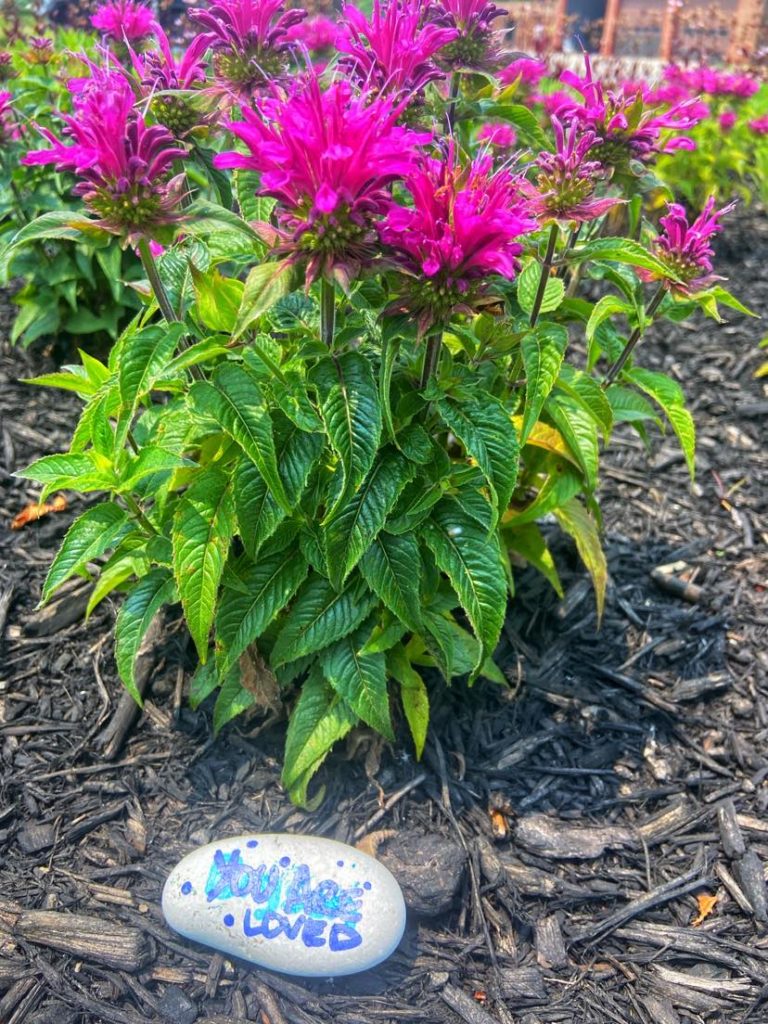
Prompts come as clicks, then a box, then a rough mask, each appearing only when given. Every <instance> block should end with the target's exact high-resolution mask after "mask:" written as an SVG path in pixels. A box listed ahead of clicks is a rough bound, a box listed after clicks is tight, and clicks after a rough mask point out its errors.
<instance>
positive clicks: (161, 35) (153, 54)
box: [131, 28, 212, 137]
mask: <svg viewBox="0 0 768 1024" xmlns="http://www.w3.org/2000/svg"><path fill="white" fill-rule="evenodd" d="M157 43H158V47H159V48H158V49H156V50H155V49H153V50H147V51H146V52H144V53H134V52H133V50H132V51H131V61H132V63H133V67H134V70H135V71H136V74H137V75H138V76H139V81H140V82H141V90H142V93H143V94H144V95H145V96H146V97H147V98H148V99H149V101H150V108H151V110H152V113H153V115H154V116H155V118H156V120H157V121H159V122H160V124H164V125H165V126H166V128H168V129H170V131H172V132H173V134H174V135H176V136H177V137H181V136H183V135H185V134H186V133H187V132H189V131H191V130H192V129H193V128H196V127H198V126H200V125H203V124H209V123H210V121H211V118H212V113H211V112H210V111H208V112H206V111H205V110H204V109H203V107H204V104H202V103H201V97H200V95H199V91H200V88H201V86H204V85H205V73H206V67H207V64H206V61H205V55H206V53H207V52H208V49H209V48H210V45H211V36H210V34H208V33H205V32H203V33H200V34H199V35H196V36H195V37H194V39H193V40H192V42H191V43H190V44H189V46H188V47H187V49H186V50H185V51H184V53H183V54H182V55H181V57H179V58H177V57H176V56H174V53H173V50H172V49H171V44H170V42H169V40H168V37H167V36H166V34H165V32H164V31H163V30H162V29H161V28H158V29H157ZM194 90H197V91H198V96H195V95H194V94H193V91H194ZM208 106H210V103H209V104H208Z"/></svg>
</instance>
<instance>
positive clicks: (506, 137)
mask: <svg viewBox="0 0 768 1024" xmlns="http://www.w3.org/2000/svg"><path fill="white" fill-rule="evenodd" d="M477 141H478V142H485V143H487V144H488V145H489V146H493V147H494V148H496V149H512V147H513V146H514V145H515V143H516V142H517V132H516V131H515V129H514V128H513V127H512V126H511V125H508V124H491V123H488V124H484V125H483V126H482V128H481V129H480V131H479V132H478V133H477Z"/></svg>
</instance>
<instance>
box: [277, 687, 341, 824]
mask: <svg viewBox="0 0 768 1024" xmlns="http://www.w3.org/2000/svg"><path fill="white" fill-rule="evenodd" d="M357 723H358V717H357V715H356V714H355V713H354V711H353V710H352V709H351V708H350V706H349V705H348V704H347V703H346V701H345V700H343V699H342V698H341V697H340V696H339V695H338V693H336V691H335V690H334V689H333V687H332V686H331V685H330V684H329V683H328V682H326V680H325V679H324V678H323V675H322V672H321V671H320V669H319V667H316V668H315V669H314V670H313V671H312V672H311V673H310V675H309V677H308V679H307V680H306V682H305V683H304V686H303V687H302V690H301V696H300V697H299V700H298V703H297V704H296V707H295V708H294V709H293V713H292V714H291V720H290V723H289V725H288V732H287V734H286V737H285V762H284V766H283V775H282V781H283V785H284V786H285V787H286V789H288V790H289V792H290V793H291V798H292V799H293V800H295V801H296V802H298V803H300V804H303V803H304V802H305V799H306V790H307V783H308V782H309V779H310V778H311V776H312V775H313V774H314V773H315V772H316V771H317V769H318V768H319V767H320V765H321V764H322V763H323V761H324V760H325V758H326V757H327V755H328V752H329V751H330V749H331V747H333V745H334V743H336V742H337V741H338V740H340V739H343V737H344V736H346V735H347V733H348V732H349V730H350V729H352V728H353V726H355V725H357Z"/></svg>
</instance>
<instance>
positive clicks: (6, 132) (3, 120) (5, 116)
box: [0, 92, 19, 145]
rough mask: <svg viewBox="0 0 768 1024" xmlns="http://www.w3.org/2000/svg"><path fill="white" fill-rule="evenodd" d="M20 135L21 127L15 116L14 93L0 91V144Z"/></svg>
mask: <svg viewBox="0 0 768 1024" xmlns="http://www.w3.org/2000/svg"><path fill="white" fill-rule="evenodd" d="M18 137H19V129H18V127H17V126H16V124H15V121H14V116H13V94H12V93H10V92H0V145H2V144H3V143H4V142H12V141H14V140H16V139H18Z"/></svg>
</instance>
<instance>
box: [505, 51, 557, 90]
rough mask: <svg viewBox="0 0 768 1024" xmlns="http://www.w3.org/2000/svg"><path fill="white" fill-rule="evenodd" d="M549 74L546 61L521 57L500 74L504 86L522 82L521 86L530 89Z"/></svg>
mask: <svg viewBox="0 0 768 1024" xmlns="http://www.w3.org/2000/svg"><path fill="white" fill-rule="evenodd" d="M546 73H547V65H546V61H543V60H534V59H533V58H532V57H521V58H520V59H519V60H513V61H512V63H511V64H507V66H506V67H505V68H502V69H501V71H500V72H499V81H500V82H501V84H502V85H512V84H513V82H517V81H518V80H519V81H520V84H521V85H524V86H526V87H527V88H529V89H532V88H534V86H537V85H538V84H539V82H540V81H541V80H542V78H544V76H545V75H546Z"/></svg>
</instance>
